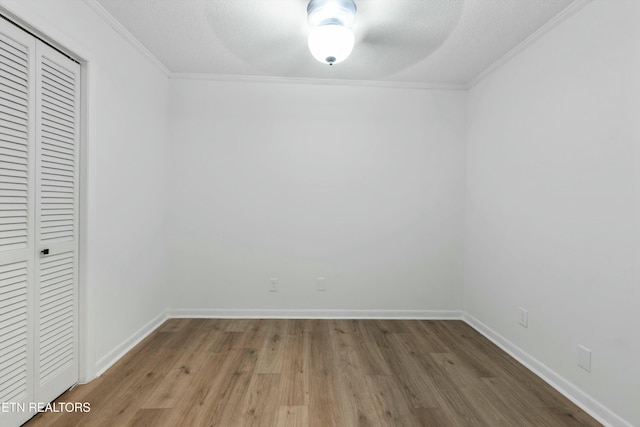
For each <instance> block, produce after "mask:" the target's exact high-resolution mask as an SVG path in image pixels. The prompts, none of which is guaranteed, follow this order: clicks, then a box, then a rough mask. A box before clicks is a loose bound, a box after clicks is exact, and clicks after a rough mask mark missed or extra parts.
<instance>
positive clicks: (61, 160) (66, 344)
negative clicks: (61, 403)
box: [34, 42, 80, 402]
mask: <svg viewBox="0 0 640 427" xmlns="http://www.w3.org/2000/svg"><path fill="white" fill-rule="evenodd" d="M36 54H37V58H36V62H37V79H36V80H37V84H38V90H37V91H36V94H37V101H36V104H37V105H38V109H37V113H36V148H37V155H36V159H37V168H36V242H37V245H38V248H39V250H40V256H39V257H38V258H37V262H38V265H37V267H36V281H35V283H36V298H35V300H36V312H37V313H36V317H37V319H38V322H37V328H36V342H35V345H36V357H37V360H36V369H37V372H36V378H35V391H34V393H35V397H36V400H37V401H40V402H48V401H50V400H53V399H55V398H56V397H57V396H58V395H60V394H61V393H62V392H64V391H65V390H67V389H68V388H69V387H70V386H71V385H73V384H74V383H75V382H77V378H78V336H77V335H78V225H77V224H78V141H79V120H78V112H79V107H80V101H79V100H80V97H79V89H80V65H79V64H77V63H75V62H73V61H71V60H69V59H68V58H66V57H65V56H64V55H62V54H60V53H59V52H58V51H56V50H54V49H52V48H50V47H49V46H47V45H45V44H43V43H40V42H38V44H37V49H36Z"/></svg>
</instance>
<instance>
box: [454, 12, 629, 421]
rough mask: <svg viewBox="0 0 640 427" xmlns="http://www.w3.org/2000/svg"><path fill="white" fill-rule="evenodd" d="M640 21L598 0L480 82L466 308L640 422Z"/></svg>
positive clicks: (470, 169) (471, 113)
mask: <svg viewBox="0 0 640 427" xmlns="http://www.w3.org/2000/svg"><path fill="white" fill-rule="evenodd" d="M639 22H640V2H637V1H633V0H617V1H615V2H613V1H602V0H601V1H595V2H593V3H591V4H589V5H587V6H586V7H585V8H584V9H582V10H580V11H578V12H577V14H576V15H575V16H573V17H571V18H570V19H568V20H567V21H566V22H564V23H562V24H561V25H560V26H558V27H557V28H555V29H554V30H552V31H551V32H550V33H548V34H546V35H544V36H543V37H542V38H541V39H539V40H537V41H536V42H535V43H534V44H533V45H531V46H530V47H529V48H527V49H526V50H525V51H524V52H522V53H520V54H519V55H518V56H516V57H515V58H514V59H513V60H511V61H510V62H509V63H507V64H506V65H504V66H503V67H501V68H500V69H499V70H498V71H496V72H495V73H493V74H492V75H491V76H490V77H488V78H486V79H485V80H484V81H482V82H481V83H480V84H479V85H477V86H476V87H474V88H473V89H472V90H471V91H470V95H469V96H470V97H469V110H468V121H469V124H468V131H469V137H468V146H467V180H466V183H467V199H466V242H465V309H466V310H467V311H468V312H469V313H470V314H471V315H472V316H474V317H476V318H477V319H479V320H480V321H481V322H483V323H484V324H486V325H487V326H488V327H490V328H492V329H493V330H494V331H496V332H497V333H499V334H501V335H502V336H503V337H505V338H506V339H507V340H509V341H511V342H512V343H514V344H515V345H517V346H519V347H520V348H521V349H523V350H524V351H525V352H527V353H528V354H529V355H531V356H533V357H534V358H535V359H537V360H538V361H540V362H541V363H542V364H544V365H546V366H547V367H548V368H550V369H551V370H553V371H555V372H556V373H558V374H559V375H561V376H562V377H564V378H565V379H566V380H568V381H569V382H570V383H573V384H574V385H575V386H577V387H578V388H580V389H582V390H583V391H584V392H585V393H586V394H588V395H590V396H591V397H593V398H595V399H596V400H597V401H599V402H600V403H602V404H604V405H606V406H607V407H608V408H609V409H611V410H612V411H614V412H615V413H617V414H618V415H619V416H621V417H623V418H625V419H626V420H627V421H628V422H630V423H632V424H634V425H640V406H639V405H638V402H640V368H639V364H638V361H640V339H639V337H640V332H639V331H640V316H638V313H639V312H640V311H639V304H640V285H639V283H638V281H639V279H640V276H639V267H640V258H639V256H638V255H639V253H640V252H639V249H640V224H639V220H640V217H639V212H640V210H639V207H640V204H639V203H640V177H639V175H638V172H637V171H638V170H640V169H639V168H640V42H639V41H640V25H638V23H639ZM519 306H521V307H524V308H526V309H528V310H529V328H528V329H525V328H522V327H520V326H519V325H518V320H519V315H518V312H517V307H519ZM578 344H582V345H584V346H586V347H588V348H590V349H592V351H593V353H592V371H591V373H587V372H585V371H584V370H582V369H581V368H579V367H578V366H577V363H576V357H577V356H576V354H577V345H578Z"/></svg>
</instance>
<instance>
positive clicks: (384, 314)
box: [166, 308, 463, 320]
mask: <svg viewBox="0 0 640 427" xmlns="http://www.w3.org/2000/svg"><path fill="white" fill-rule="evenodd" d="M166 314H167V318H175V317H203V318H236V319H421V320H427V319H438V320H440V319H462V318H463V316H462V314H463V313H462V311H459V310H286V309H209V308H204V309H195V308H194V309H169V310H167V312H166Z"/></svg>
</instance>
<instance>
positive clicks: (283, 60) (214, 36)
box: [98, 0, 573, 86]
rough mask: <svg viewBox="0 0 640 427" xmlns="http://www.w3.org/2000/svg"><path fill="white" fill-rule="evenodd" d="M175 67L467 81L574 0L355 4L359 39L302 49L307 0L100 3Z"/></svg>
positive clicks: (375, 0)
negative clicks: (334, 48) (336, 53)
mask: <svg viewBox="0 0 640 427" xmlns="http://www.w3.org/2000/svg"><path fill="white" fill-rule="evenodd" d="M98 1H99V3H100V4H101V5H102V6H103V7H104V9H106V11H108V12H109V13H110V14H111V15H112V16H113V17H114V18H115V19H116V20H117V21H119V22H120V24H122V25H123V26H124V27H125V28H126V29H127V30H128V31H129V32H130V33H131V34H132V35H133V36H134V37H135V38H137V39H138V41H140V42H141V43H142V44H143V45H144V46H145V47H146V48H147V49H148V50H149V51H150V52H151V53H152V54H153V55H155V56H156V58H158V59H159V60H160V62H162V63H163V64H164V65H165V66H166V67H167V68H168V69H169V70H170V71H171V72H173V73H196V74H215V75H225V76H228V75H232V76H265V77H289V78H321V79H349V80H375V81H391V82H410V83H422V84H436V85H462V86H464V85H467V84H468V83H469V82H470V81H472V80H473V79H474V78H475V77H476V76H478V75H479V74H480V73H481V72H482V71H483V70H485V69H486V68H487V67H488V66H490V65H491V64H493V63H494V62H496V61H497V60H498V59H499V58H501V57H502V56H503V55H505V54H506V53H507V52H509V51H510V50H511V49H513V48H514V47H515V46H517V45H518V44H519V43H521V42H522V41H524V40H525V39H526V38H527V37H528V36H530V35H531V34H533V33H534V32H535V31H536V30H538V29H539V28H540V27H542V26H543V25H544V24H546V23H547V22H548V21H549V20H551V19H552V18H554V17H555V16H556V15H558V14H559V13H560V12H561V11H563V10H564V9H565V8H566V7H567V6H569V5H570V4H571V3H572V1H573V0H356V3H357V6H358V13H357V18H356V19H357V21H356V24H355V26H354V32H355V34H356V45H355V47H354V50H353V53H352V54H351V56H350V57H349V58H348V59H347V60H346V61H344V62H343V63H340V64H336V65H334V66H332V67H329V66H328V65H324V64H321V63H319V62H317V61H316V60H315V59H313V57H312V56H311V54H310V53H309V51H308V49H307V44H306V38H307V34H308V31H309V29H308V26H307V22H306V7H307V3H308V0H98Z"/></svg>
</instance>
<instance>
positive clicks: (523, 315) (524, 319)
mask: <svg viewBox="0 0 640 427" xmlns="http://www.w3.org/2000/svg"><path fill="white" fill-rule="evenodd" d="M518 311H519V312H520V321H519V322H518V323H519V324H520V326H522V327H523V328H528V327H529V312H528V311H527V309H525V308H522V307H518Z"/></svg>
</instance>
